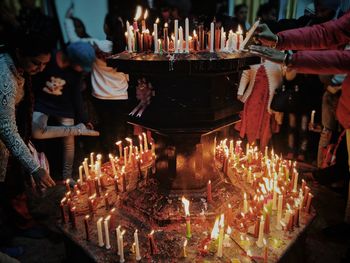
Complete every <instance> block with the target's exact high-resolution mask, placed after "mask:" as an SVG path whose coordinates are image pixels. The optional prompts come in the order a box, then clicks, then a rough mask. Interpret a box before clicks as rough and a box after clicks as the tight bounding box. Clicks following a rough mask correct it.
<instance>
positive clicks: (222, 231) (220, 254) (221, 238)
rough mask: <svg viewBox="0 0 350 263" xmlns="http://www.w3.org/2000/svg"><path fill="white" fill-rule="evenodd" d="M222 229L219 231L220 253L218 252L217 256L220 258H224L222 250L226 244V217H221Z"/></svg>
mask: <svg viewBox="0 0 350 263" xmlns="http://www.w3.org/2000/svg"><path fill="white" fill-rule="evenodd" d="M219 225H220V229H219V242H218V251H217V256H218V257H219V258H221V257H222V249H223V243H224V227H225V226H224V215H223V214H222V215H221V218H220V223H219Z"/></svg>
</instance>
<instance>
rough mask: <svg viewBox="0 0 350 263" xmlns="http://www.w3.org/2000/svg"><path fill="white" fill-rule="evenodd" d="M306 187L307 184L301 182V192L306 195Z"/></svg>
mask: <svg viewBox="0 0 350 263" xmlns="http://www.w3.org/2000/svg"><path fill="white" fill-rule="evenodd" d="M305 187H306V182H305V180H304V179H302V180H301V191H302V192H303V193H304V191H305Z"/></svg>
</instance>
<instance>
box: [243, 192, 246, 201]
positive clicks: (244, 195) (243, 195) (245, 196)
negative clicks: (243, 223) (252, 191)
mask: <svg viewBox="0 0 350 263" xmlns="http://www.w3.org/2000/svg"><path fill="white" fill-rule="evenodd" d="M243 196H244V200H247V193H245V192H244V194H243Z"/></svg>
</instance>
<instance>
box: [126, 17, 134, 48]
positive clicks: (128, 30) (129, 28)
mask: <svg viewBox="0 0 350 263" xmlns="http://www.w3.org/2000/svg"><path fill="white" fill-rule="evenodd" d="M131 28H132V27H130V23H129V21H126V30H127V33H126V34H127V37H128V42H127V43H128V51H129V53H132V42H133V40H132V37H133V34H132V31H131Z"/></svg>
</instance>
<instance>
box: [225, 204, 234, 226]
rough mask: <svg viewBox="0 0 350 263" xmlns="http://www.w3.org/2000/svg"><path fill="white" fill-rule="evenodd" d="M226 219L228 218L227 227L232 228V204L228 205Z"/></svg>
mask: <svg viewBox="0 0 350 263" xmlns="http://www.w3.org/2000/svg"><path fill="white" fill-rule="evenodd" d="M226 218H227V225H229V226H230V225H231V224H232V220H233V213H232V206H231V204H228V205H227V213H226Z"/></svg>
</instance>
